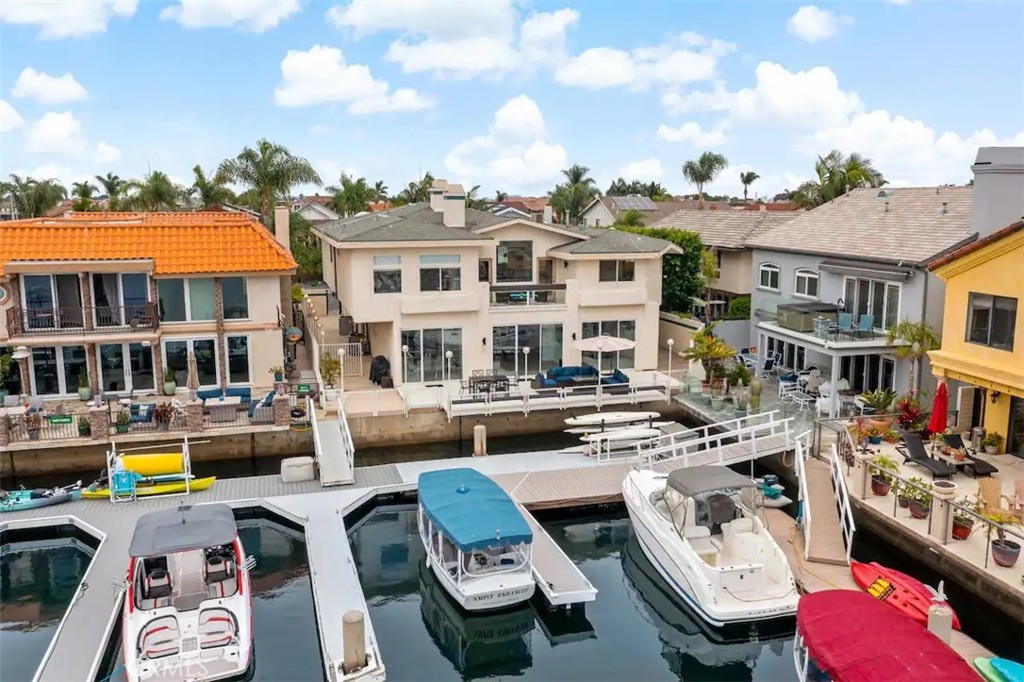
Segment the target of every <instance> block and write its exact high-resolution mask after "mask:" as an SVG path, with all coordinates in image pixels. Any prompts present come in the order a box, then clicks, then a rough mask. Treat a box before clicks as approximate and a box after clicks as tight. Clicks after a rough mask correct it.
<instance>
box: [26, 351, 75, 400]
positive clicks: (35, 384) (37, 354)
mask: <svg viewBox="0 0 1024 682" xmlns="http://www.w3.org/2000/svg"><path fill="white" fill-rule="evenodd" d="M85 355H86V354H85V346H43V347H37V348H33V349H32V358H31V365H32V390H33V393H34V394H35V395H69V394H74V393H75V391H77V390H78V375H79V374H80V373H81V372H87V371H88V370H87V369H86V362H85Z"/></svg>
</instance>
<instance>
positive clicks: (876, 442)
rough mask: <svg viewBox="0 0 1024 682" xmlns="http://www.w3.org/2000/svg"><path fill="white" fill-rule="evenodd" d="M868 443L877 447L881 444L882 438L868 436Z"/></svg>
mask: <svg viewBox="0 0 1024 682" xmlns="http://www.w3.org/2000/svg"><path fill="white" fill-rule="evenodd" d="M868 442H869V443H871V444H872V445H879V444H880V443H881V442H882V437H881V436H870V437H869V438H868Z"/></svg>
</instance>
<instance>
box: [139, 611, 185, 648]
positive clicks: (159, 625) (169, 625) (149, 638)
mask: <svg viewBox="0 0 1024 682" xmlns="http://www.w3.org/2000/svg"><path fill="white" fill-rule="evenodd" d="M180 648H181V633H180V632H178V620H177V619H176V618H175V617H174V616H162V617H160V618H154V619H153V620H151V621H150V622H148V623H146V627H145V628H143V630H142V632H140V633H139V654H140V655H142V656H143V657H145V658H162V657H164V656H173V655H174V654H176V653H178V650H179V649H180Z"/></svg>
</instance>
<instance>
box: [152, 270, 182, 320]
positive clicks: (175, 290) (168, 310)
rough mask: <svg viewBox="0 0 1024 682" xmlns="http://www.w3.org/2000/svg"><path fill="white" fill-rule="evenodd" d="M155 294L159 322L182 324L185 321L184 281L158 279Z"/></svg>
mask: <svg viewBox="0 0 1024 682" xmlns="http://www.w3.org/2000/svg"><path fill="white" fill-rule="evenodd" d="M156 292H157V297H158V299H159V302H160V321H161V322H184V321H185V320H186V319H187V317H186V316H187V311H186V309H185V280H183V279H158V280H157V282H156Z"/></svg>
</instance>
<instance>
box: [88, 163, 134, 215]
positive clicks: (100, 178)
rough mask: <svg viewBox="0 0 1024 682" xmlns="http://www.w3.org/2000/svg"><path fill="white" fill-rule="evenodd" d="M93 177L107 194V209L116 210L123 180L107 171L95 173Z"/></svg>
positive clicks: (122, 188) (122, 189) (123, 183)
mask: <svg viewBox="0 0 1024 682" xmlns="http://www.w3.org/2000/svg"><path fill="white" fill-rule="evenodd" d="M95 178H96V182H98V183H100V186H101V187H103V191H104V193H106V195H107V210H108V211H116V210H118V207H119V205H120V200H121V192H123V191H124V186H125V184H126V183H125V181H124V180H122V179H121V178H120V177H119V176H117V175H114V174H113V173H111V172H109V171H108V172H107V174H106V175H97V176H95Z"/></svg>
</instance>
